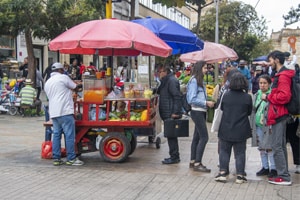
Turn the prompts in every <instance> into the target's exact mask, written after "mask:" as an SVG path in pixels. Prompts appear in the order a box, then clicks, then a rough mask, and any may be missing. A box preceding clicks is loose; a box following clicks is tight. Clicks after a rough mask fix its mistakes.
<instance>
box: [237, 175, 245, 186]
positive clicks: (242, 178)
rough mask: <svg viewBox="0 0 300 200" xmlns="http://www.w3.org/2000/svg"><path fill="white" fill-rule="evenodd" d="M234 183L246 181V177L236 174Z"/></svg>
mask: <svg viewBox="0 0 300 200" xmlns="http://www.w3.org/2000/svg"><path fill="white" fill-rule="evenodd" d="M235 183H237V184H242V183H247V179H246V177H245V176H242V175H237V177H236V180H235Z"/></svg>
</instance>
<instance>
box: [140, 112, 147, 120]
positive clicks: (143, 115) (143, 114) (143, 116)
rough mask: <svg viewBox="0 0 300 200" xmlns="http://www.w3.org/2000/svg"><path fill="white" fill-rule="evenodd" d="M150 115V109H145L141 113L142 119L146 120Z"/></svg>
mask: <svg viewBox="0 0 300 200" xmlns="http://www.w3.org/2000/svg"><path fill="white" fill-rule="evenodd" d="M147 115H148V110H144V111H143V112H142V114H141V121H146V120H147Z"/></svg>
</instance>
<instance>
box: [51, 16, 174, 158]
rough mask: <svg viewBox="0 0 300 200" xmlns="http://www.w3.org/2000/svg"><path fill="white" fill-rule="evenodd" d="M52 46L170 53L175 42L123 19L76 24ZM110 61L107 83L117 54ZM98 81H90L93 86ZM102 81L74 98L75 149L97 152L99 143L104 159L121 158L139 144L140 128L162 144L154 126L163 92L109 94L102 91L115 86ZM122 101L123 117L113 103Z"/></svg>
mask: <svg viewBox="0 0 300 200" xmlns="http://www.w3.org/2000/svg"><path fill="white" fill-rule="evenodd" d="M124 33H126V34H124ZM49 48H50V50H52V51H59V52H60V53H65V54H89V55H103V56H139V55H143V56H151V55H153V56H160V57H168V56H169V55H171V53H172V48H171V47H170V46H168V45H167V44H166V43H165V42H164V41H162V40H161V39H160V38H158V37H157V36H156V35H155V34H154V33H152V32H151V31H150V30H148V29H146V28H145V27H143V26H141V25H138V24H135V23H132V22H128V21H123V20H118V19H103V20H92V21H88V22H84V23H81V24H79V25H76V26H74V27H72V28H70V29H68V30H67V31H65V32H64V33H62V34H61V35H59V36H58V37H56V38H55V39H53V40H52V41H51V42H50V43H49ZM110 61H111V62H110V63H108V67H107V71H106V72H107V75H109V76H110V79H108V81H107V80H105V81H104V82H105V83H107V82H111V83H112V80H113V77H112V76H113V75H112V74H113V73H111V69H112V67H113V62H112V59H110ZM97 63H98V62H97ZM98 81H101V79H100V80H98ZM97 84H98V83H94V84H90V85H91V86H92V87H94V86H95V85H97ZM83 85H89V84H85V83H83ZM100 85H102V84H100ZM100 85H99V88H98V86H96V87H95V88H96V89H91V88H89V86H88V87H86V86H84V91H83V93H84V95H83V99H82V100H81V99H75V110H76V113H75V118H76V141H75V143H76V153H77V154H81V153H86V152H93V151H97V148H99V151H100V154H101V155H102V157H103V159H104V160H105V161H109V162H122V161H124V160H125V159H126V158H127V157H128V156H129V155H130V154H131V153H133V151H134V150H135V147H136V143H137V142H136V135H139V134H143V135H147V136H149V141H154V139H155V141H156V147H157V148H159V146H160V138H158V137H157V136H156V131H155V130H156V127H155V126H156V124H157V122H156V119H157V115H156V114H157V107H158V96H156V95H153V94H151V95H147V94H146V95H145V93H144V92H142V93H141V91H139V92H136V94H135V93H133V94H134V95H133V96H132V95H130V96H126V95H125V94H126V93H125V91H124V97H123V96H118V97H117V98H111V97H110V98H109V96H106V95H105V92H103V91H105V90H106V91H109V92H110V91H111V87H109V86H108V88H109V89H106V88H105V89H104V87H102V89H101V86H100ZM102 86H103V85H102ZM105 87H107V84H106V85H105ZM129 94H132V92H130V93H129ZM141 94H142V95H141ZM117 101H124V102H126V108H127V109H126V114H123V117H121V118H120V117H118V116H117V117H116V116H114V115H113V112H114V107H115V106H114V105H113V104H114V102H117ZM92 113H95V114H92ZM102 113H105V114H104V115H103V114H102ZM133 114H135V115H136V114H138V115H140V117H136V116H135V120H134V118H133V117H132V115H133ZM99 116H100V117H99ZM137 118H138V119H139V120H137ZM99 141H100V142H99ZM98 143H99V144H98Z"/></svg>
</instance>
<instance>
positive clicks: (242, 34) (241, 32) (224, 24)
mask: <svg viewBox="0 0 300 200" xmlns="http://www.w3.org/2000/svg"><path fill="white" fill-rule="evenodd" d="M215 17H216V10H215V9H214V8H212V9H210V10H208V11H207V13H205V15H204V16H203V17H202V18H201V28H200V30H201V34H200V35H201V39H203V40H208V41H214V38H215ZM265 21H266V20H265V19H264V18H263V17H262V18H259V17H258V16H257V13H256V11H255V9H254V8H253V7H252V6H251V5H248V4H244V3H242V2H229V3H226V2H222V3H221V4H220V8H219V38H220V43H222V44H224V45H226V46H228V47H231V48H233V49H234V50H235V51H236V52H237V53H238V55H239V58H240V59H245V60H251V59H253V58H254V57H256V56H259V55H264V54H266V53H268V52H269V51H270V49H271V45H270V44H271V43H270V42H269V41H268V40H267V32H266V30H267V27H266V25H265V24H266V22H265ZM261 44H264V45H266V47H264V48H261V49H258V47H262V46H261Z"/></svg>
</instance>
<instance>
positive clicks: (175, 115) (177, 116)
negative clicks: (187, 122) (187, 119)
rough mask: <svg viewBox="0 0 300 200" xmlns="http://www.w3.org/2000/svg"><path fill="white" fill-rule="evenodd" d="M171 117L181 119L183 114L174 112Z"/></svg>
mask: <svg viewBox="0 0 300 200" xmlns="http://www.w3.org/2000/svg"><path fill="white" fill-rule="evenodd" d="M171 117H172V118H173V119H179V118H181V115H177V114H172V115H171Z"/></svg>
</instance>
